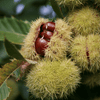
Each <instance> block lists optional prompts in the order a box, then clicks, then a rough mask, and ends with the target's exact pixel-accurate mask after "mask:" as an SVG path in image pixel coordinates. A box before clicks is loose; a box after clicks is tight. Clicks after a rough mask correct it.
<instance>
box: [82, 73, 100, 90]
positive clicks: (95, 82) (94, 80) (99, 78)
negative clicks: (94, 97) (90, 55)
mask: <svg viewBox="0 0 100 100" xmlns="http://www.w3.org/2000/svg"><path fill="white" fill-rule="evenodd" d="M82 83H83V84H85V85H87V86H89V87H90V88H94V87H95V86H100V72H97V73H95V74H90V75H85V76H84V77H83V82H82Z"/></svg>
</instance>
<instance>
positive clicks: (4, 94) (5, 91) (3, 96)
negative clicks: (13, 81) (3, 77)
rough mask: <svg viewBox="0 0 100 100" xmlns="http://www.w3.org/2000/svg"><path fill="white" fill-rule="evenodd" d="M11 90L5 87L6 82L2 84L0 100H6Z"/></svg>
mask: <svg viewBox="0 0 100 100" xmlns="http://www.w3.org/2000/svg"><path fill="white" fill-rule="evenodd" d="M10 91H11V89H10V88H9V87H8V86H7V84H6V82H4V83H3V84H2V85H1V86H0V100H6V99H7V97H8V96H9V94H10Z"/></svg>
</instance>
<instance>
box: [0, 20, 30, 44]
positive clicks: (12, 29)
mask: <svg viewBox="0 0 100 100" xmlns="http://www.w3.org/2000/svg"><path fill="white" fill-rule="evenodd" d="M29 29H30V23H29V22H25V21H19V20H17V19H15V18H4V19H0V40H2V41H3V40H4V36H6V38H7V39H8V40H9V41H10V42H12V43H15V44H22V43H23V39H24V38H25V36H26V35H27V33H28V32H29Z"/></svg>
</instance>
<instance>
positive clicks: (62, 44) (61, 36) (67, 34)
mask: <svg viewBox="0 0 100 100" xmlns="http://www.w3.org/2000/svg"><path fill="white" fill-rule="evenodd" d="M71 34H72V32H71V27H70V26H69V25H68V24H67V23H66V22H65V21H64V20H61V19H57V20H56V21H55V32H54V35H53V36H52V37H51V40H50V42H49V43H48V48H47V49H46V50H45V57H46V58H49V59H53V60H59V59H60V60H61V59H63V58H64V57H66V55H67V52H68V51H69V45H70V42H71V39H72V38H71Z"/></svg>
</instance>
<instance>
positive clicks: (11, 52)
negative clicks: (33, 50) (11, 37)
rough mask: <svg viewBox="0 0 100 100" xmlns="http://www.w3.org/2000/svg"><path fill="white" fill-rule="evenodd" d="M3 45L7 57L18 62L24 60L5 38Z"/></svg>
mask: <svg viewBox="0 0 100 100" xmlns="http://www.w3.org/2000/svg"><path fill="white" fill-rule="evenodd" d="M4 44H5V48H6V51H7V53H8V55H10V56H11V57H14V58H16V59H18V60H25V59H24V57H23V56H22V55H21V54H20V52H19V51H18V50H17V48H16V47H15V46H14V45H13V44H12V43H11V42H9V41H8V40H7V39H6V38H5V41H4Z"/></svg>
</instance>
